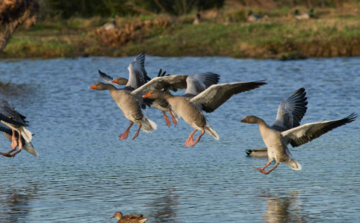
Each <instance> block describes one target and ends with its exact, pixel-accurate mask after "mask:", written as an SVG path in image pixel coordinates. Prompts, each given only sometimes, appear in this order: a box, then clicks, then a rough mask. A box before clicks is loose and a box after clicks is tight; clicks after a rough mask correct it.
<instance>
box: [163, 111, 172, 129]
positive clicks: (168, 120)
mask: <svg viewBox="0 0 360 223" xmlns="http://www.w3.org/2000/svg"><path fill="white" fill-rule="evenodd" d="M162 113H163V115H164V119H165V121H166V125H167V126H169V127H170V124H171V122H170V119H169V118H168V117H167V115H166V114H165V112H162Z"/></svg>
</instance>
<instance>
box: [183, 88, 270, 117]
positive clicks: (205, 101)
mask: <svg viewBox="0 0 360 223" xmlns="http://www.w3.org/2000/svg"><path fill="white" fill-rule="evenodd" d="M264 84H266V82H264V81H253V82H237V83H229V84H217V85H212V86H210V87H209V88H208V89H206V90H205V91H203V92H202V93H200V94H198V95H197V96H196V97H194V98H193V99H191V100H190V102H192V103H193V104H194V105H195V106H197V107H198V108H200V109H202V110H204V111H205V112H213V111H215V109H217V108H218V107H219V106H220V105H222V104H223V103H224V102H226V101H227V100H228V99H229V98H230V97H231V96H233V95H234V94H239V93H241V92H245V91H250V90H253V89H255V88H258V87H260V86H261V85H264Z"/></svg>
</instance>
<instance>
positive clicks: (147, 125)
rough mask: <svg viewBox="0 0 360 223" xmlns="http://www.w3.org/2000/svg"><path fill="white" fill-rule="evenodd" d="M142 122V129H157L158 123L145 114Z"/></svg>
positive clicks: (149, 130)
mask: <svg viewBox="0 0 360 223" xmlns="http://www.w3.org/2000/svg"><path fill="white" fill-rule="evenodd" d="M140 123H141V129H142V130H143V131H144V132H153V131H155V130H156V129H157V125H156V123H155V122H153V121H151V120H150V119H148V118H147V117H146V116H145V115H144V117H143V119H142V120H141V121H140Z"/></svg>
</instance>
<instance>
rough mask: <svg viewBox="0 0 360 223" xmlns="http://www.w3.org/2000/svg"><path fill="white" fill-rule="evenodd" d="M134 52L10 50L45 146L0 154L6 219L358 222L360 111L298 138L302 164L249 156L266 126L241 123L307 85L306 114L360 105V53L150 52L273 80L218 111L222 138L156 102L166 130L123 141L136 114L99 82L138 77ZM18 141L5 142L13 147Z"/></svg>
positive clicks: (10, 74)
mask: <svg viewBox="0 0 360 223" xmlns="http://www.w3.org/2000/svg"><path fill="white" fill-rule="evenodd" d="M132 60H133V57H131V58H107V57H92V58H78V59H53V60H41V59H39V60H1V61H0V82H1V85H0V94H1V98H5V99H7V100H9V101H10V102H11V103H12V104H13V105H15V106H16V108H17V110H18V111H19V112H21V113H23V114H24V115H26V116H27V118H28V120H29V121H30V127H29V130H31V131H32V132H33V133H34V134H35V135H34V137H33V144H34V147H35V149H37V151H38V152H39V154H40V156H39V157H38V158H35V157H33V156H31V155H30V154H28V153H26V152H21V153H20V154H18V155H17V156H16V157H15V158H14V159H9V158H6V157H0V160H1V161H0V169H1V171H0V222H116V220H115V219H112V220H110V219H109V218H110V217H111V216H112V215H113V214H114V213H115V212H116V211H122V212H123V213H124V214H130V213H142V214H144V215H145V216H146V217H148V218H149V220H148V222H356V221H358V219H359V218H360V214H359V211H360V201H359V200H360V195H359V194H360V177H359V174H358V171H359V167H360V165H359V157H360V150H359V148H360V142H359V139H358V137H359V130H360V124H359V120H357V121H355V122H353V123H351V124H349V125H346V126H342V127H340V128H338V129H335V130H333V131H331V132H329V133H327V134H326V135H324V136H322V137H320V138H318V139H316V140H314V141H312V142H310V143H307V144H305V145H303V146H301V147H298V148H294V149H291V151H292V154H293V155H294V157H295V158H296V159H297V161H298V162H299V163H300V164H301V165H302V167H303V169H302V170H301V171H294V170H292V169H290V168H289V167H288V166H287V165H285V164H281V165H279V167H278V168H277V169H276V170H275V171H274V172H272V173H271V174H270V175H268V176H265V175H263V174H260V173H258V172H257V171H255V170H254V169H253V168H252V166H257V167H261V166H263V165H265V164H266V162H267V159H254V158H249V157H246V155H245V153H244V150H245V149H249V148H259V147H263V146H264V143H263V142H262V139H261V137H260V133H259V129H258V127H257V126H255V125H247V124H243V123H240V122H239V120H241V119H243V118H245V117H246V116H247V115H250V114H252V115H256V116H259V117H262V118H264V120H265V121H266V122H268V123H269V124H272V123H273V121H274V120H275V117H276V112H277V107H278V105H279V103H280V102H281V101H282V100H283V99H285V98H287V97H288V96H290V95H291V94H292V93H293V92H294V91H296V90H297V89H298V88H301V87H305V89H306V91H307V96H308V102H309V105H308V110H307V113H306V115H305V117H304V118H303V121H302V123H308V122H315V121H321V120H331V119H338V118H343V117H346V116H348V115H349V114H350V113H352V112H357V113H359V112H360V110H359V108H360V97H359V95H360V87H359V85H360V75H359V70H360V58H333V59H308V60H302V61H288V62H281V61H274V60H241V59H233V58H227V57H202V58H197V57H180V58H175V57H174V58H162V57H147V58H146V70H147V72H148V74H149V76H151V77H154V76H155V75H156V74H157V72H158V69H159V68H163V69H165V70H166V71H168V72H169V73H171V74H190V73H193V72H206V71H212V72H215V73H219V74H220V75H221V79H220V82H221V83H226V82H234V81H253V80H266V81H267V82H268V85H266V86H263V87H261V88H259V89H256V90H253V91H250V92H245V93H242V94H239V95H236V96H234V97H233V98H231V99H230V100H229V101H228V102H226V103H225V104H224V105H223V106H221V107H220V108H218V109H217V110H216V111H215V112H214V113H211V114H206V116H207V118H208V119H209V121H210V122H211V123H212V125H213V128H214V129H215V130H216V131H217V132H218V134H219V136H220V140H219V141H216V140H215V139H214V138H212V137H211V136H210V135H205V136H204V137H203V138H202V139H201V141H200V143H198V144H197V145H196V146H195V147H192V148H186V147H185V145H184V142H185V140H186V139H187V137H188V135H189V134H190V133H191V132H192V131H193V129H192V128H191V127H190V126H189V125H188V124H187V123H185V122H184V121H183V120H180V121H179V123H178V126H176V127H173V126H171V127H170V128H169V127H167V126H166V125H165V121H164V119H163V116H162V114H161V112H160V111H157V110H155V109H146V110H145V113H146V115H147V116H148V117H149V118H150V119H151V120H153V121H155V122H156V123H157V125H158V129H157V131H156V132H154V133H152V134H146V133H144V132H140V136H139V137H138V138H136V139H135V140H134V141H132V140H131V137H132V136H133V134H134V133H135V131H136V127H135V126H134V127H133V128H132V130H131V133H130V135H129V139H127V140H122V141H119V139H118V135H119V134H121V133H122V132H124V131H125V129H126V128H127V126H128V125H129V121H128V120H126V119H125V117H124V116H123V114H122V113H121V111H120V110H119V109H118V107H117V105H116V104H115V103H114V101H113V100H112V99H111V97H110V95H109V93H108V92H106V91H93V90H89V89H88V87H89V86H91V85H93V84H94V83H95V82H97V81H100V78H99V76H98V73H97V70H98V69H101V70H102V71H104V72H106V73H108V74H111V75H113V76H123V77H127V75H128V74H127V69H126V67H127V66H128V64H129V62H130V61H132ZM9 145H10V143H9V142H8V141H7V139H6V138H5V137H2V139H1V141H0V148H1V151H8V150H9V149H10V147H9Z"/></svg>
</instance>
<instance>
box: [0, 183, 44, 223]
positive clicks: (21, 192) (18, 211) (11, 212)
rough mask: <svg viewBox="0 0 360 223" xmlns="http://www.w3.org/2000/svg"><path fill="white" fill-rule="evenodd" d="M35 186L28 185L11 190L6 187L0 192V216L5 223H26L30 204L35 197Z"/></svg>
mask: <svg viewBox="0 0 360 223" xmlns="http://www.w3.org/2000/svg"><path fill="white" fill-rule="evenodd" d="M37 191H38V189H37V186H36V185H28V187H25V188H20V189H19V188H12V186H10V185H7V187H6V188H1V190H0V204H1V206H0V207H1V208H0V215H1V216H2V217H1V219H2V220H3V221H6V222H26V220H25V219H26V216H27V215H28V213H29V212H30V210H31V209H29V206H30V202H31V200H32V199H34V198H36V197H37Z"/></svg>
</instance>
